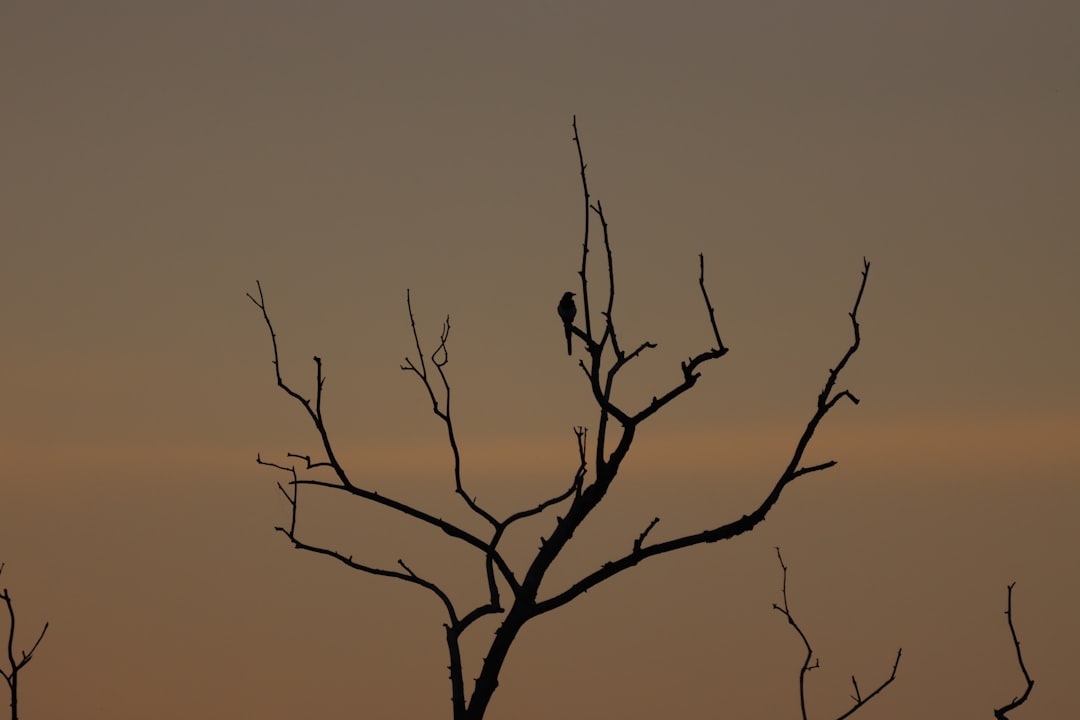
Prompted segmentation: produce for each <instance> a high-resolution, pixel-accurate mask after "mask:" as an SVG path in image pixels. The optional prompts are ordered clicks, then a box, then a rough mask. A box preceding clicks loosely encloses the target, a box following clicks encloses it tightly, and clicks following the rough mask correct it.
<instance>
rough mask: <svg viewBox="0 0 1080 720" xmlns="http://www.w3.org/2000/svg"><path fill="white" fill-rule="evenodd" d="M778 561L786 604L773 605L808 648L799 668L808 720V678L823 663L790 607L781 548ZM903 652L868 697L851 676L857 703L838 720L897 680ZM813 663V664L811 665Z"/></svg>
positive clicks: (802, 706)
mask: <svg viewBox="0 0 1080 720" xmlns="http://www.w3.org/2000/svg"><path fill="white" fill-rule="evenodd" d="M776 559H777V560H778V561H779V562H780V568H781V569H782V570H783V573H784V579H783V582H782V584H781V586H780V593H781V596H782V597H783V600H784V604H783V605H782V606H781V605H777V604H776V603H773V608H774V609H775V610H777V611H779V613H780V614H781V615H783V616H784V617H785V618H787V621H788V624H789V625H791V627H793V628H795V632H796V633H798V635H799V639H800V640H802V643H803V647H804V648H806V656H805V657H804V658H803V663H802V667H800V668H799V709H800V710H801V711H802V720H807V717H808V716H807V714H806V676H807V674H808V673H809V672H810V671H811V670H814V669H816V668H819V667H821V662H820V660H819V659H818V658H815V657H814V649H813V648H812V647H811V646H810V640H809V639H807V637H806V633H804V632H803V630H802V628H801V627H799V623H797V622H795V617H794V616H793V615H792V614H791V608H790V607H789V605H788V594H787V571H788V569H787V565H785V564H784V557H783V556H782V555H781V554H780V548H776ZM903 652H904V649H903V648H900V649H899V650H897V651H896V661H895V662H893V667H892V673H891V674H890V675H889V677H888V678H887V679H886V680H885V681H884V682H883V683H881V684H880V685H878V686H877V689H875V690H874V691H873V692H872V693H870V694H869V695H867V696H866V697H863V695H862V693H861V692H860V691H859V683H858V681H857V680H856V679H855V676H854V675H852V676H851V685H852V687H853V688H854V692H855V694H854V695H852V696H851V699H852V700H854V701H855V704H854V705H852V706H851V707H850V708H849V709H848V710H847V712H845V713H844V714H843V715H840V716H839V717H837V720H844V718H849V717H851V716H852V715H854V714H855V712H856V711H857V710H858V709H859V708H861V707H862V706H863V705H865V704H866V703H868V702H870V701H871V700H872V699H873V698H874V697H875V696H877V694H878V693H880V692H881V691H882V690H884V689H885V688H887V687H888V686H889V685H890V684H891V683H892V681H893V680H895V679H896V669H897V668H898V667H900V655H901V654H902V653H903ZM811 662H812V663H813V664H811Z"/></svg>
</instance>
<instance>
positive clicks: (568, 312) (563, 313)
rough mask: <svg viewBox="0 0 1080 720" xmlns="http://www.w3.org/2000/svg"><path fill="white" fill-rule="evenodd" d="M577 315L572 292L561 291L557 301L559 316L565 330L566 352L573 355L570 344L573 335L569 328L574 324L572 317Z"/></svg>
mask: <svg viewBox="0 0 1080 720" xmlns="http://www.w3.org/2000/svg"><path fill="white" fill-rule="evenodd" d="M576 316H577V305H576V304H574V293H572V292H566V293H563V296H562V300H560V301H559V317H560V318H562V322H563V328H564V329H565V330H566V354H567V355H573V354H574V348H573V347H572V345H571V342H570V341H571V339H572V338H573V337H574V334H573V331H572V330H571V328H573V326H574V318H575V317H576Z"/></svg>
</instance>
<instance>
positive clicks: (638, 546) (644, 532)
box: [634, 517, 660, 552]
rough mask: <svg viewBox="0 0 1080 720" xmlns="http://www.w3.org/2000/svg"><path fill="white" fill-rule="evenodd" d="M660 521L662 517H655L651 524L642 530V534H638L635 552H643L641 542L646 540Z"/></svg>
mask: <svg viewBox="0 0 1080 720" xmlns="http://www.w3.org/2000/svg"><path fill="white" fill-rule="evenodd" d="M658 522H660V518H658V517H654V518H653V519H652V522H650V523H649V526H648V527H647V528H645V529H644V530H642V531H641V534H640V535H638V536H637V540H635V541H634V552H641V543H643V542H645V538H646V537H648V536H649V533H650V532H652V529H653V528H654V527H656V524H657V523H658Z"/></svg>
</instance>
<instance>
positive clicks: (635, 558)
mask: <svg viewBox="0 0 1080 720" xmlns="http://www.w3.org/2000/svg"><path fill="white" fill-rule="evenodd" d="M869 270H870V264H869V263H868V262H866V260H865V259H864V260H863V271H862V280H861V282H860V284H859V292H858V295H857V296H856V299H855V304H854V306H853V308H852V311H851V312H850V313H849V316H850V317H851V321H852V328H853V339H852V342H851V345H850V346H849V347H848V348H847V350H846V351H845V352H844V355H843V356H842V357H841V359H840V362H839V363H837V365H836V367H835V368H834V369H831V370H830V371H829V374H828V377H827V378H826V381H825V387H824V389H823V390H822V392H821V393H820V394H819V395H818V401H817V407H816V408H815V411H814V414H813V415H812V416H811V418H810V421H809V422H808V423H807V425H806V429H805V430H803V432H802V434H801V435H800V436H799V439H798V441H797V443H796V446H795V450H794V452H793V453H792V457H791V460H790V461H789V463H788V465H787V467H786V468H785V470H784V471H783V473H782V474H781V475H780V477H779V478H778V479H777V480H776V483H775V484H774V485H773V487H772V490H771V492H770V493H769V494H768V495H767V496H766V497H765V498H764V500H762V502H761V503H760V504H759V505H758V507H757V508H756V509H755V510H754V511H753V512H751V513H750V514H748V515H743V516H742V517H740V518H738V519H737V520H733V521H731V522H728V523H726V524H724V525H721V526H718V527H715V528H712V529H710V530H704V531H702V532H699V533H694V534H689V535H684V536H682V537H676V538H673V539H671V540H666V541H663V542H658V543H654V544H652V545H644V544H641V545H640V546H635V547H634V549H633V550H632V551H631V552H630V553H629V554H627V555H625V556H623V557H621V558H618V559H616V560H612V561H610V562H606V563H604V564H603V565H602V566H601V567H600V568H598V569H597V570H595V571H593V572H592V573H590V574H589V575H586V576H585V577H583V578H581V579H580V580H578V581H577V582H576V583H574V584H573V585H571V586H570V587H569V588H567V589H566V590H564V591H562V592H560V593H558V594H556V595H554V596H552V597H550V598H548V599H546V600H544V601H542V602H540V603H538V605H537V610H538V613H544V612H550V611H551V610H554V609H556V608H558V607H561V606H563V605H565V604H566V603H568V602H570V601H571V600H573V599H574V598H576V597H577V596H579V595H581V594H582V593H584V592H586V591H588V590H589V589H591V588H593V587H595V586H596V585H598V584H600V583H601V582H604V581H605V580H607V579H609V578H611V577H613V576H615V575H617V574H618V573H620V572H623V571H624V570H628V569H630V568H632V567H634V566H635V565H637V564H638V563H640V562H642V561H643V560H646V559H647V558H650V557H655V556H657V555H662V554H664V553H668V552H674V551H676V550H681V549H682V548H686V547H691V546H693V545H700V544H702V543H714V542H720V541H723V540H729V539H731V538H734V537H736V536H738V535H742V534H743V533H746V532H749V531H751V530H753V529H754V528H755V527H757V525H758V524H760V523H761V522H762V521H764V520H765V517H766V516H767V515H768V513H769V511H770V510H772V508H773V507H774V506H775V505H776V503H777V502H778V501H779V500H780V495H781V494H782V493H783V491H784V489H785V488H786V487H787V486H788V485H789V484H790V483H791V482H792V481H793V480H795V479H796V478H799V477H802V476H804V475H809V474H812V473H815V472H820V471H822V470H827V469H828V468H831V467H833V466H834V465H836V461H835V460H830V461H828V462H824V463H820V464H817V465H811V466H802V465H801V463H802V459H803V456H804V454H805V453H806V449H807V448H808V447H809V445H810V441H811V440H812V439H813V437H814V433H815V432H816V431H817V428H818V426H819V425H820V424H821V421H822V420H823V419H824V418H825V416H826V415H828V413H829V411H831V410H832V409H833V408H834V407H835V406H836V403H837V401H838V400H839V399H840V398H841V397H850V398H851V399H852V400H853V401H854V396H851V394H850V393H849V392H848V391H846V390H845V391H843V392H842V393H839V394H837V395H835V396H833V395H832V392H833V389H834V387H835V385H836V382H837V380H838V378H839V376H840V372H841V371H842V370H843V369H844V367H845V366H846V365H847V363H848V361H849V360H850V359H851V357H852V356H853V355H854V354H855V352H856V351H857V350H858V349H859V345H860V342H861V340H860V336H859V323H858V319H857V318H858V310H859V305H860V303H861V301H862V296H863V292H864V290H865V289H866V282H867V278H868V273H869ZM725 352H726V349H725ZM691 362H693V361H692V360H691ZM684 367H685V364H684ZM691 384H692V382H691ZM676 391H678V392H682V390H679V389H678V388H676ZM673 392H674V391H673ZM669 395H670V393H669ZM658 402H659V403H661V404H663V403H666V402H667V400H663V399H662V400H660V401H657V400H654V401H653V403H654V404H656V403H658ZM635 427H636V421H631V423H630V424H629V426H628V427H627V430H632V429H633V428H635ZM631 440H632V438H631ZM625 441H626V438H625V437H624V442H625ZM628 449H629V442H625V447H624V448H623V450H622V453H621V454H619V455H618V458H621V456H622V455H625V452H626V450H628ZM612 457H613V458H616V453H613V456H612ZM618 458H616V459H618Z"/></svg>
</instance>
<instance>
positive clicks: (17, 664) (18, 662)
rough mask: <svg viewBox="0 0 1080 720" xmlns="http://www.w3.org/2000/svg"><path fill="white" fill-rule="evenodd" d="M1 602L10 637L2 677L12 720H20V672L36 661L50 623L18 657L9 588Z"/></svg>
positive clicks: (1, 567) (0, 567) (0, 568)
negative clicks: (3, 606)
mask: <svg viewBox="0 0 1080 720" xmlns="http://www.w3.org/2000/svg"><path fill="white" fill-rule="evenodd" d="M3 572H4V564H3V563H0V574H2V573H3ZM0 600H3V601H4V604H5V605H6V606H7V612H8V636H7V661H8V666H7V668H0V675H2V676H3V677H4V680H5V681H6V682H7V685H8V690H9V691H10V694H11V720H19V671H20V670H22V669H23V668H24V667H26V666H27V665H29V664H30V661H31V660H33V659H34V652H35V651H36V650H37V649H38V645H40V644H41V641H42V639H43V638H44V637H45V631H46V630H48V629H49V623H47V622H46V623H45V627H43V628H41V633H40V634H39V635H38V638H37V640H35V641H34V644H33V645H32V646H31V647H30V649H29V650H21V651H19V654H18V657H16V653H15V605H14V603H13V602H12V600H11V593H9V592H8V589H7V588H4V590H3V592H0Z"/></svg>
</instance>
